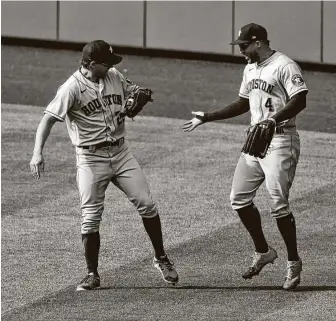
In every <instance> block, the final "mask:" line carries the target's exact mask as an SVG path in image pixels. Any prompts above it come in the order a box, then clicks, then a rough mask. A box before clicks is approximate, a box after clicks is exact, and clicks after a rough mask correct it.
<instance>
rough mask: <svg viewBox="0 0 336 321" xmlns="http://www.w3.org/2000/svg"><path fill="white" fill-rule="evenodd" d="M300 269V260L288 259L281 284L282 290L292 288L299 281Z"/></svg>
mask: <svg viewBox="0 0 336 321" xmlns="http://www.w3.org/2000/svg"><path fill="white" fill-rule="evenodd" d="M301 271H302V261H301V259H299V261H288V262H287V275H286V279H285V282H284V284H283V286H282V287H283V288H284V290H294V289H295V288H296V287H297V286H298V284H299V283H300V280H301V279H300V274H301Z"/></svg>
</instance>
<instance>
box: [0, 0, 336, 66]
mask: <svg viewBox="0 0 336 321" xmlns="http://www.w3.org/2000/svg"><path fill="white" fill-rule="evenodd" d="M1 7H2V8H1V9H2V22H1V35H2V36H4V37H18V38H29V39H42V40H56V41H67V42H78V43H85V42H88V41H91V40H93V39H104V40H106V41H108V42H110V43H111V44H114V45H119V46H130V47H135V48H150V49H168V50H181V51H186V52H189V51H190V52H203V53H209V54H226V55H233V56H238V55H239V52H238V51H237V48H234V47H232V46H230V45H229V42H230V41H231V40H232V39H233V38H236V37H237V33H238V30H239V27H240V26H242V25H243V24H246V23H249V22H257V23H260V24H262V25H264V26H265V27H266V28H267V29H268V32H269V38H270V40H271V44H272V47H273V48H275V49H278V50H280V51H282V52H284V53H286V54H288V55H289V56H291V57H292V58H294V59H297V60H300V61H306V62H312V63H326V64H335V65H336V41H335V34H336V22H335V21H334V17H335V16H336V2H331V1H95V2H93V1H2V2H1Z"/></svg>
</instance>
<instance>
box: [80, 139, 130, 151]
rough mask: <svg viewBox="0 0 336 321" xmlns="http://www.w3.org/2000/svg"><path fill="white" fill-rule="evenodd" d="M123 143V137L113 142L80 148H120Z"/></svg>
mask: <svg viewBox="0 0 336 321" xmlns="http://www.w3.org/2000/svg"><path fill="white" fill-rule="evenodd" d="M123 143H124V137H122V138H120V139H118V140H116V141H114V142H102V143H99V144H96V145H90V146H82V148H83V149H90V148H94V149H99V148H103V147H113V146H121V145H122V144H123Z"/></svg>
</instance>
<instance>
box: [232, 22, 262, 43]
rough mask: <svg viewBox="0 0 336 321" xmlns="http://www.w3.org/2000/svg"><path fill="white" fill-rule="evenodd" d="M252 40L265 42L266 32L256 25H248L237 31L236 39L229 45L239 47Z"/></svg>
mask: <svg viewBox="0 0 336 321" xmlns="http://www.w3.org/2000/svg"><path fill="white" fill-rule="evenodd" d="M254 40H267V31H266V29H265V28H264V27H262V26H260V25H258V24H256V23H249V24H248V25H245V26H243V27H242V28H241V29H240V30H239V33H238V39H236V40H235V41H232V42H231V43H230V45H240V44H243V43H249V42H252V41H254Z"/></svg>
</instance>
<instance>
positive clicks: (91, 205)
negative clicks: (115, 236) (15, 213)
mask: <svg viewBox="0 0 336 321" xmlns="http://www.w3.org/2000/svg"><path fill="white" fill-rule="evenodd" d="M111 176H112V173H111V168H110V163H109V158H103V157H98V156H97V155H92V154H90V153H88V152H87V153H85V152H84V154H83V152H82V151H79V152H78V153H77V185H78V190H79V194H80V201H81V211H82V224H81V234H82V243H83V247H84V255H85V260H86V266H87V275H86V276H85V278H83V280H82V281H81V282H80V283H79V284H78V286H77V291H81V290H93V289H95V288H98V287H99V286H100V277H99V274H98V257H99V249H100V234H99V225H100V221H101V217H102V213H103V210H104V199H105V191H106V188H107V186H108V184H109V182H110V179H111Z"/></svg>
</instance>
